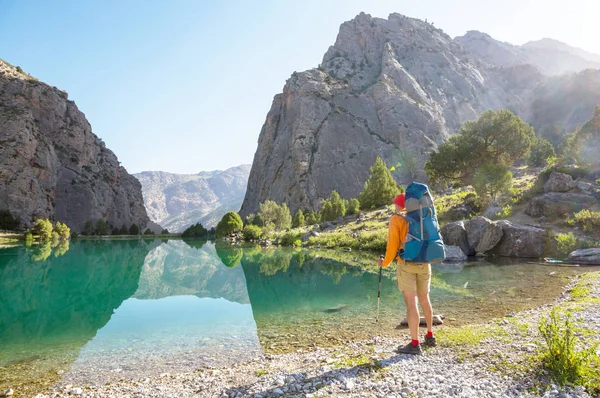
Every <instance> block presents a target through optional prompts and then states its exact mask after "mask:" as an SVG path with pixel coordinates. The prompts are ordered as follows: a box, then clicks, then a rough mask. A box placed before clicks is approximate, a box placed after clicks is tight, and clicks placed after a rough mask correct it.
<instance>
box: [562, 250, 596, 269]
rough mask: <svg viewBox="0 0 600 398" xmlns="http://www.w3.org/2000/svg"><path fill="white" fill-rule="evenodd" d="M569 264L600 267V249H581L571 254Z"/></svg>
mask: <svg viewBox="0 0 600 398" xmlns="http://www.w3.org/2000/svg"><path fill="white" fill-rule="evenodd" d="M569 262H571V263H578V264H589V265H600V248H591V249H580V250H575V251H574V252H572V253H571V254H569Z"/></svg>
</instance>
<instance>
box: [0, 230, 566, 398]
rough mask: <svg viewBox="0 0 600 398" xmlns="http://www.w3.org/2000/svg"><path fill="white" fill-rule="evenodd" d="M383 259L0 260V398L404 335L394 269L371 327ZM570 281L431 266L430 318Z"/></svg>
mask: <svg viewBox="0 0 600 398" xmlns="http://www.w3.org/2000/svg"><path fill="white" fill-rule="evenodd" d="M377 257H378V256H377V254H376V253H357V252H343V251H334V250H321V251H314V250H310V251H309V250H300V249H297V250H293V249H261V248H252V247H244V248H241V247H235V248H232V247H230V246H226V245H224V244H219V243H217V244H215V243H212V242H203V241H191V242H188V241H182V240H168V241H161V240H158V239H156V240H113V241H74V242H70V244H68V245H62V246H58V247H54V248H52V247H47V246H46V247H37V248H36V247H34V248H31V249H28V248H25V247H13V248H5V249H0V304H1V305H0V390H2V389H3V388H5V387H6V388H7V387H9V386H10V387H12V388H14V389H15V390H17V391H21V392H32V393H33V392H35V391H38V392H39V391H41V390H43V389H45V388H48V387H50V386H52V385H55V384H78V385H84V384H95V383H104V382H107V381H110V380H120V379H129V378H135V379H138V378H144V377H146V376H149V375H154V374H161V373H166V372H171V373H172V372H177V371H190V370H194V369H196V368H198V367H202V366H207V365H209V366H220V365H226V364H228V363H232V362H235V361H244V360H247V359H250V358H252V357H254V356H256V355H260V354H263V353H277V352H286V351H295V350H297V349H301V348H306V347H312V346H327V345H336V344H344V343H345V342H346V341H348V340H352V339H368V338H371V337H372V336H375V335H384V336H397V337H404V336H405V334H406V330H402V329H397V325H398V324H399V323H400V320H401V319H402V318H403V317H404V313H405V308H404V306H403V303H402V299H401V294H400V292H399V291H398V290H397V289H396V281H395V279H396V278H395V271H394V270H384V278H383V283H382V299H381V309H380V321H379V322H378V323H376V322H375V318H376V307H377V281H378V274H377V268H376V267H374V266H371V267H365V266H364V265H371V264H375V263H376V259H377ZM575 272H577V270H576V269H574V268H564V267H558V266H548V265H541V264H533V263H524V262H518V261H501V262H490V261H484V260H481V261H477V262H470V263H465V264H452V265H436V266H434V271H433V279H432V290H431V296H432V302H433V306H434V312H435V313H436V314H444V315H445V316H446V324H448V325H450V326H453V325H461V324H467V323H478V322H485V321H487V320H489V319H491V318H494V317H498V316H504V315H506V314H508V313H510V312H512V311H519V310H523V309H526V308H533V307H536V306H539V305H540V304H542V303H545V302H548V301H550V300H552V299H553V298H555V297H557V296H558V295H559V294H560V293H561V292H562V289H563V287H564V285H565V284H566V282H567V277H569V276H572V275H573V274H574V273H575ZM34 395H35V394H34Z"/></svg>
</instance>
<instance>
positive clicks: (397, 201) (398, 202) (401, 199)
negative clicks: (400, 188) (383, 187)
mask: <svg viewBox="0 0 600 398" xmlns="http://www.w3.org/2000/svg"><path fill="white" fill-rule="evenodd" d="M405 200H406V195H404V194H403V193H401V194H400V195H398V196H396V197H395V198H394V200H393V202H394V204H395V205H396V206H400V207H402V208H404V203H405Z"/></svg>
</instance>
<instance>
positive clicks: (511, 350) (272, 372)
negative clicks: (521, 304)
mask: <svg viewBox="0 0 600 398" xmlns="http://www.w3.org/2000/svg"><path fill="white" fill-rule="evenodd" d="M599 276H600V273H597V272H589V273H586V274H584V276H578V277H575V278H573V280H572V281H571V282H570V283H569V284H568V285H567V287H566V289H565V291H564V292H563V293H562V294H561V296H560V297H559V298H558V299H556V300H554V301H553V302H551V303H548V304H546V305H543V306H541V307H539V308H536V309H533V310H527V311H523V312H520V313H518V314H514V315H513V314H510V315H513V316H510V315H509V316H506V317H503V318H497V319H494V320H492V321H490V322H487V323H485V324H480V325H466V326H462V327H458V328H448V327H443V326H442V327H436V328H435V329H434V331H435V332H436V335H437V336H438V347H436V348H431V349H427V350H426V353H425V355H423V356H422V357H409V356H406V355H398V354H395V353H394V352H393V350H394V349H395V348H396V347H397V346H398V345H400V344H403V343H405V342H406V338H405V337H402V338H383V337H379V336H374V337H373V338H372V339H369V340H362V341H349V342H347V343H346V344H345V345H343V346H337V347H330V348H319V347H316V348H314V349H308V350H307V349H301V350H298V351H296V352H294V353H288V354H276V355H260V356H258V357H255V358H253V359H251V360H250V361H248V362H244V363H239V364H236V365H232V366H230V367H225V368H211V367H205V368H201V369H198V370H196V371H193V372H184V373H175V374H162V375H160V376H158V377H147V378H144V379H140V380H123V381H119V382H114V383H109V384H107V385H103V386H94V387H89V386H69V385H66V386H64V385H63V386H60V387H55V388H54V390H53V391H49V392H47V393H44V394H38V395H37V396H36V397H37V398H46V397H72V396H73V395H81V396H84V397H108V396H143V397H164V396H173V397H175V396H177V397H213V396H216V397H223V398H225V397H227V398H231V397H234V398H237V397H255V398H260V397H275V396H289V397H315V396H361V397H362V396H365V397H370V396H372V397H379V396H390V397H404V396H419V397H421V396H423V397H426V396H431V397H434V396H466V397H468V396H473V397H483V396H515V397H516V396H544V397H589V396H592V395H589V394H588V393H587V392H586V391H585V389H583V388H582V387H578V388H574V389H573V388H569V387H567V388H565V389H561V388H558V387H557V386H555V385H553V384H552V383H551V382H549V381H548V378H547V375H544V373H543V371H541V369H540V368H539V365H540V364H539V359H537V358H539V356H538V353H539V351H540V349H541V347H543V345H544V344H543V341H542V339H541V337H540V336H539V333H538V331H537V324H538V322H539V319H540V316H541V315H543V314H546V313H548V311H549V310H550V308H552V307H554V306H559V307H560V308H563V309H570V310H571V311H573V314H574V315H575V318H576V319H581V320H582V321H583V324H582V325H583V326H581V328H580V329H578V330H580V331H586V332H585V333H583V334H582V335H581V339H582V341H583V342H585V343H589V342H591V341H592V340H594V341H597V339H598V338H599V337H598V336H600V277H599ZM588 280H589V282H586V283H588V285H589V286H587V287H586V289H588V290H589V294H586V295H585V297H574V296H576V295H575V294H574V293H573V291H576V290H577V289H579V285H580V284H581V283H582V281H588ZM404 334H406V332H403V335H404ZM594 336H595V337H594Z"/></svg>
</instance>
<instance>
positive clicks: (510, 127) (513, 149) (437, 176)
mask: <svg viewBox="0 0 600 398" xmlns="http://www.w3.org/2000/svg"><path fill="white" fill-rule="evenodd" d="M534 139H535V132H534V130H533V128H532V127H531V126H530V125H528V124H527V123H525V122H524V121H523V120H521V119H520V118H519V117H517V116H515V115H514V114H513V113H512V112H510V111H508V110H505V109H501V110H498V111H486V112H484V113H483V114H482V115H481V117H480V118H479V119H478V120H476V121H467V122H466V123H465V124H463V125H462V127H461V130H460V134H458V135H454V136H452V137H450V139H449V140H448V141H446V142H445V143H443V144H442V145H440V147H439V149H438V151H437V152H433V153H432V154H431V155H430V157H429V160H428V161H427V162H426V163H425V172H426V173H427V176H428V177H429V180H430V181H431V182H432V184H436V183H440V182H442V183H461V184H463V185H469V184H472V183H474V177H475V175H476V173H477V171H479V170H480V169H481V168H482V167H484V166H486V165H496V166H510V165H512V164H513V163H514V162H515V161H516V160H518V159H521V158H522V157H523V156H525V155H528V154H529V151H530V149H531V145H532V143H533V141H534ZM361 202H362V201H361Z"/></svg>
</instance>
